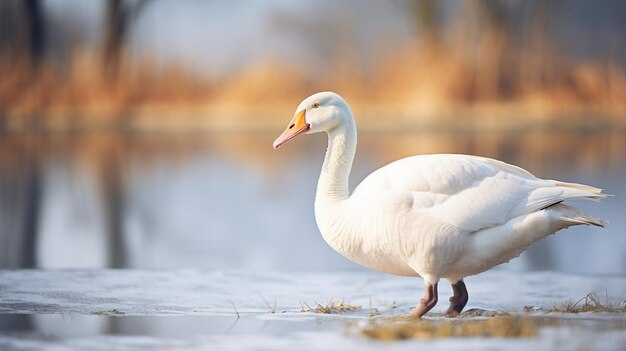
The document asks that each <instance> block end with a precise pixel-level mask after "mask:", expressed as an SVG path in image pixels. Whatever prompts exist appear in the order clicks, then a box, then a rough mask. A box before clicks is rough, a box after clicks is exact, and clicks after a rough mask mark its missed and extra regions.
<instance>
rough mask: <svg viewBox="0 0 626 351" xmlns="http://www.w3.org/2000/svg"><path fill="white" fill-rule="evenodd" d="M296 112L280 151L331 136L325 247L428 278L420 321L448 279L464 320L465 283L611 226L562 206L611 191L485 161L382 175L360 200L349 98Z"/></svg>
mask: <svg viewBox="0 0 626 351" xmlns="http://www.w3.org/2000/svg"><path fill="white" fill-rule="evenodd" d="M296 112H297V113H296V117H294V119H293V120H292V122H291V123H290V127H289V128H287V130H286V131H285V132H284V133H283V135H281V136H280V137H279V138H278V139H277V140H276V142H275V143H274V146H275V147H276V148H277V147H279V146H280V145H282V144H283V143H284V142H286V141H288V140H290V139H292V138H294V137H295V136H298V135H300V134H305V133H315V132H327V133H328V150H327V152H326V157H325V159H324V164H323V166H322V172H321V175H320V179H319V183H318V187H317V193H316V199H315V216H316V221H317V224H318V227H319V229H320V231H321V233H322V236H323V237H324V240H326V242H327V243H328V244H329V245H330V246H331V247H332V248H333V249H335V250H336V251H337V252H339V253H341V254H342V255H344V256H345V257H347V258H348V259H350V260H352V261H354V262H356V263H358V264H361V265H363V266H365V267H368V268H371V269H374V270H378V271H381V272H385V273H390V274H397V275H404V276H421V277H422V278H424V280H425V283H426V286H427V289H426V294H425V297H424V299H422V302H421V304H420V306H418V307H417V309H416V311H415V312H414V314H415V315H416V316H418V317H421V316H422V315H423V314H424V313H426V312H427V311H428V310H429V309H430V308H432V307H433V306H434V304H436V302H437V296H436V295H437V283H438V281H439V280H440V279H441V278H445V279H447V280H449V281H450V283H451V284H453V289H454V292H455V296H454V297H453V298H452V299H451V306H450V309H449V310H448V312H449V313H450V314H455V313H459V312H460V311H461V310H462V308H463V307H464V305H465V303H466V302H467V292H466V290H465V285H464V284H463V283H462V279H463V277H466V276H470V275H474V274H478V273H481V272H483V271H485V270H487V269H489V268H491V267H493V266H495V265H498V264H501V263H504V262H507V261H509V260H511V259H512V258H515V257H517V256H519V255H520V253H521V252H523V251H524V250H526V249H527V248H528V247H530V246H531V245H532V244H533V243H535V242H536V241H538V240H540V239H542V238H544V237H546V236H548V235H550V234H552V233H554V232H556V231H558V230H560V229H563V228H567V227H569V226H572V225H579V224H592V225H596V226H603V224H604V223H603V222H602V221H601V220H599V219H596V218H594V217H591V216H589V215H586V214H584V213H582V212H580V211H579V210H577V209H575V208H574V207H571V206H568V205H565V204H562V203H561V202H563V201H566V200H570V199H582V200H600V199H602V198H604V197H605V196H606V195H605V194H603V193H602V191H601V189H598V188H594V187H591V186H587V185H582V184H575V183H565V182H560V181H554V180H544V179H539V178H537V177H535V176H533V175H532V174H531V173H529V172H527V171H526V170H524V169H522V168H519V167H516V166H513V165H510V164H507V163H504V162H501V161H497V160H493V159H489V158H484V157H478V156H468V155H448V154H441V155H420V156H413V157H408V158H404V159H401V160H398V161H395V162H392V163H391V164H389V165H387V166H384V167H382V168H380V169H378V170H376V171H375V172H373V173H372V174H370V175H369V176H368V177H367V178H365V179H364V180H363V181H362V182H361V184H359V185H358V186H357V188H356V189H355V190H354V191H353V193H352V194H350V192H349V187H348V176H349V173H350V169H351V167H352V161H353V159H354V153H355V150H356V141H357V137H356V126H355V122H354V118H353V116H352V112H351V111H350V108H349V107H348V105H347V104H346V103H345V101H344V100H343V99H342V98H341V97H340V96H339V95H337V94H335V93H330V92H326V93H318V94H315V95H312V96H310V97H309V98H307V99H305V100H304V101H303V102H302V103H301V104H300V106H299V107H298V109H297V110H296ZM457 293H458V294H457ZM433 294H434V296H433ZM463 294H464V295H463ZM457 295H458V296H457ZM455 297H456V299H455ZM433 300H434V301H433Z"/></svg>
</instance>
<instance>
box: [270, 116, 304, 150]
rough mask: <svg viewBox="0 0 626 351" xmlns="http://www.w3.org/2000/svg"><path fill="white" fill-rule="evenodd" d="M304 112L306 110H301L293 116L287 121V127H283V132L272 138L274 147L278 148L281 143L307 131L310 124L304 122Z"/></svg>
mask: <svg viewBox="0 0 626 351" xmlns="http://www.w3.org/2000/svg"><path fill="white" fill-rule="evenodd" d="M305 114H306V110H302V111H300V112H298V113H296V115H295V116H293V118H292V119H291V122H289V126H287V129H285V131H284V132H283V134H281V135H280V136H279V137H278V138H276V140H274V149H278V148H279V147H280V146H281V145H282V144H284V143H286V142H288V141H289V140H291V139H293V138H295V137H297V136H298V135H301V134H304V133H306V132H308V131H309V129H310V128H311V125H310V124H308V123H306V118H305Z"/></svg>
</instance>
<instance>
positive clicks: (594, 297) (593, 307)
mask: <svg viewBox="0 0 626 351" xmlns="http://www.w3.org/2000/svg"><path fill="white" fill-rule="evenodd" d="M549 312H560V313H582V312H612V313H618V312H626V301H624V302H622V303H621V304H612V303H610V302H609V297H608V294H607V295H606V297H605V301H604V303H603V302H602V301H601V298H600V296H598V294H595V293H588V294H587V295H586V296H584V297H582V298H580V299H579V300H578V301H576V302H574V301H573V300H569V301H567V302H565V303H563V304H561V305H557V304H554V305H552V308H551V309H550V311H549Z"/></svg>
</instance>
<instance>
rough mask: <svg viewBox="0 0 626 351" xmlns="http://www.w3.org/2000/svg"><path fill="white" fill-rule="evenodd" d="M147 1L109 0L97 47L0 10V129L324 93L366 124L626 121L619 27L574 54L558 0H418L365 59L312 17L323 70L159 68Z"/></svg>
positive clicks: (244, 106)
mask: <svg viewBox="0 0 626 351" xmlns="http://www.w3.org/2000/svg"><path fill="white" fill-rule="evenodd" d="M147 3H150V1H146V0H143V1H139V2H129V1H124V0H109V1H108V2H106V4H107V6H106V7H105V11H104V15H103V18H104V20H103V22H102V28H101V30H100V34H99V35H100V38H99V39H98V43H99V45H95V46H93V45H92V46H91V49H87V47H88V46H84V45H82V46H81V45H69V44H67V46H68V47H67V48H64V49H63V50H62V51H63V54H62V55H61V56H59V55H50V54H49V52H48V51H50V50H49V49H50V48H48V47H47V45H48V40H47V35H48V32H47V30H48V29H50V28H47V27H46V26H45V24H46V21H45V15H46V14H45V11H44V7H42V5H41V1H39V0H29V1H25V2H15V1H14V2H8V3H5V4H4V5H3V6H4V11H0V22H1V21H4V22H5V24H4V25H3V27H1V28H2V29H3V31H4V32H5V33H7V34H6V35H3V34H1V33H0V76H1V77H2V79H0V116H2V118H3V119H2V124H0V126H1V125H4V128H5V129H27V128H30V127H33V126H39V127H42V128H43V127H45V128H66V129H71V128H74V127H77V126H79V127H80V126H85V125H88V126H97V127H101V126H115V127H119V126H122V127H126V128H133V127H136V126H138V125H142V124H143V125H145V124H146V123H154V122H155V121H156V123H161V122H163V121H167V122H168V123H172V121H176V123H186V124H188V125H195V124H196V123H197V122H198V120H199V119H201V120H202V123H217V124H224V123H226V124H228V123H231V124H233V121H239V120H245V121H247V122H253V123H257V124H259V125H261V124H263V123H267V122H268V120H269V119H272V117H271V116H272V115H276V116H280V120H281V121H282V120H283V119H284V118H285V117H284V115H283V114H282V113H284V111H291V110H292V109H293V107H294V106H295V104H296V103H297V102H298V101H300V99H302V98H303V97H305V96H306V95H308V94H310V93H312V92H315V91H320V90H335V91H338V92H340V93H341V94H342V95H344V96H345V97H346V98H347V99H348V100H349V101H350V103H351V105H352V106H353V108H354V109H355V110H356V111H357V113H358V114H359V116H360V120H361V124H362V125H365V124H368V123H369V124H373V125H375V124H376V123H379V122H381V121H382V120H385V119H388V120H392V119H393V121H400V122H402V121H405V122H406V121H413V122H415V121H429V120H430V121H432V120H437V121H440V120H441V119H442V118H443V119H444V120H445V119H446V117H448V120H456V119H458V118H459V117H464V119H465V120H472V119H475V118H471V117H477V118H478V117H479V118H481V119H482V118H487V119H492V120H498V119H499V120H506V121H513V120H519V119H520V117H524V118H528V117H535V118H543V119H545V120H552V119H555V118H557V119H558V118H561V117H568V118H572V117H573V118H580V117H581V115H585V118H586V116H587V115H589V114H593V115H596V116H601V117H605V118H606V119H611V120H623V117H624V110H625V108H626V72H625V67H624V65H623V63H620V60H621V58H620V57H616V56H615V54H614V52H616V51H619V50H620V45H622V44H621V43H620V41H619V40H620V37H619V35H617V34H615V35H617V36H616V37H615V38H614V39H612V41H611V42H613V43H616V44H611V45H613V47H611V46H607V47H604V48H603V50H604V51H603V53H602V54H600V55H597V56H596V58H594V59H592V60H587V61H583V60H580V59H579V58H577V57H575V55H573V54H571V53H568V52H567V51H566V50H563V48H562V45H561V43H559V42H558V40H559V39H557V35H556V32H557V29H556V28H555V25H554V23H555V22H556V21H557V20H558V19H559V18H560V17H559V16H561V15H562V12H563V11H562V7H560V6H558V4H556V3H555V2H553V1H531V2H529V3H528V4H524V5H521V7H518V8H510V7H507V6H506V5H504V4H503V3H501V2H491V1H479V2H467V3H465V2H464V3H462V4H461V3H459V4H458V5H457V6H456V8H455V9H454V11H453V13H454V15H453V19H452V20H448V21H447V23H443V21H442V20H441V19H440V17H441V16H440V12H441V11H443V10H442V9H441V6H440V4H439V3H438V2H434V1H422V2H419V3H416V4H417V5H416V6H412V5H411V6H409V7H408V8H407V11H408V12H409V13H410V14H412V15H410V16H409V17H411V16H412V17H413V19H412V21H413V22H414V23H415V24H416V28H417V29H418V32H419V33H420V35H418V36H416V38H415V40H414V42H409V43H406V42H405V43H397V44H396V45H395V48H394V49H393V50H389V51H387V54H386V56H385V55H380V56H378V57H377V58H376V59H375V60H374V61H373V62H372V64H371V65H370V66H368V68H365V67H364V66H363V65H360V64H359V62H360V59H361V58H359V57H358V53H357V51H356V50H355V48H354V43H352V41H354V40H353V39H354V38H353V37H351V36H350V35H347V34H346V33H339V34H338V35H334V34H333V35H331V36H330V38H329V40H330V42H323V43H322V44H320V43H318V42H319V40H317V41H316V40H314V39H315V36H316V33H317V32H316V31H324V29H323V28H321V27H323V26H319V25H316V23H313V25H311V23H309V24H308V27H307V26H305V27H306V28H309V29H310V30H307V31H306V32H302V31H300V32H296V33H299V34H297V35H299V38H300V39H301V40H302V41H304V42H307V43H308V44H310V45H311V46H314V49H315V46H316V45H327V46H331V47H333V48H339V49H336V50H331V51H332V53H331V54H330V55H331V56H334V57H331V58H330V60H329V61H328V62H329V65H330V67H328V69H324V70H321V71H316V72H311V70H310V69H307V68H306V67H305V65H304V64H302V63H293V64H289V63H286V62H284V61H276V60H273V61H264V62H258V61H253V62H249V63H248V64H247V65H244V66H243V67H242V68H241V69H240V70H239V71H236V72H233V73H231V74H228V75H226V76H224V77H220V78H216V77H211V76H209V75H203V74H202V72H197V71H196V70H193V69H191V68H190V67H189V66H188V65H185V64H184V63H178V64H176V63H170V64H161V63H159V64H157V63H156V62H158V57H156V56H154V55H150V54H147V53H145V52H144V53H139V54H137V53H134V55H131V53H130V50H129V46H130V44H129V43H128V37H129V32H130V31H131V30H132V27H133V24H134V22H135V21H136V18H137V17H138V16H139V14H140V13H141V12H142V9H143V8H145V7H149V6H150V5H147V6H146V4H147ZM606 6H607V8H608V9H609V10H610V9H611V8H612V7H611V6H612V5H611V6H609V5H606ZM15 18H18V19H21V20H16V19H15ZM342 20H344V18H340V17H338V18H334V19H332V21H334V22H341V21H342ZM20 21H21V22H20ZM296 22H297V23H298V25H297V26H296V28H294V24H293V23H291V22H288V23H283V24H282V25H283V26H286V28H284V29H286V30H292V29H297V27H301V26H302V23H300V22H298V21H296ZM334 22H333V23H334ZM290 23H291V24H290ZM330 24H332V23H330ZM57 26H58V25H57ZM333 28H334V27H333ZM327 30H328V29H327ZM57 31H58V28H57ZM311 31H313V32H312V33H311ZM66 32H69V33H70V34H71V33H75V32H76V30H75V29H73V30H70V29H67V30H66ZM348 32H349V31H348ZM64 33H65V32H64ZM66 34H67V33H66ZM317 34H324V35H328V33H325V32H324V33H321V32H320V33H317ZM57 35H59V34H57ZM324 35H322V37H325V36H324ZM389 39H390V40H392V38H389ZM66 40H68V39H66ZM64 45H65V44H64ZM94 47H95V48H97V50H93V48H94ZM317 49H319V50H320V51H321V49H323V48H322V47H320V48H317ZM59 57H60V58H59ZM251 111H255V113H250V112H251ZM259 111H265V112H264V113H261V112H259ZM276 111H280V112H282V113H275V112H276ZM260 115H261V117H259V116H260ZM260 119H261V121H259V120H260Z"/></svg>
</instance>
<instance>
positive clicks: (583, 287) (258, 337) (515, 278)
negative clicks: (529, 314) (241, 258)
mask: <svg viewBox="0 0 626 351" xmlns="http://www.w3.org/2000/svg"><path fill="white" fill-rule="evenodd" d="M466 283H467V286H468V289H469V293H470V302H469V304H468V307H467V308H483V309H489V310H496V311H502V312H509V313H513V314H522V313H524V312H523V309H524V307H525V306H534V307H543V308H546V309H549V308H550V307H551V306H552V305H553V304H554V303H559V304H560V303H563V302H566V301H568V300H577V299H578V298H580V297H582V296H584V295H586V294H587V293H589V292H596V293H597V294H598V295H600V296H603V297H604V296H605V292H606V293H608V298H609V303H622V302H623V301H624V299H625V298H626V278H624V277H599V276H577V275H566V274H562V273H550V272H545V273H514V274H512V273H510V272H502V271H500V272H488V273H486V274H483V275H480V276H477V277H471V278H468V279H467V280H466ZM422 293H423V286H422V282H421V280H418V279H415V278H402V277H393V276H387V275H383V274H377V273H367V272H324V273H272V272H248V271H245V272H244V271H199V270H169V271H149V270H60V271H55V270H13V271H0V350H38V349H50V350H83V349H95V350H109V349H122V350H126V349H128V350H135V349H154V348H161V349H207V348H209V347H210V348H211V349H232V350H243V349H267V350H281V349H282V350H292V349H321V348H325V349H327V348H331V349H348V350H350V349H359V350H363V349H378V348H380V346H381V344H380V342H376V341H371V340H368V339H366V338H365V337H364V336H362V335H361V334H360V333H358V331H357V332H355V330H358V329H359V326H362V325H366V324H367V323H369V321H368V320H369V318H370V314H372V313H375V314H377V315H378V316H390V315H401V314H406V313H407V312H409V311H410V309H411V308H412V307H414V306H415V304H416V303H417V301H418V298H419V296H421V294H422ZM448 295H450V288H449V286H448V285H447V283H446V282H442V284H441V287H440V300H439V301H440V303H439V305H438V306H437V307H436V308H435V312H442V311H443V310H444V309H445V308H446V307H447V303H446V302H447V301H446V300H447V296H448ZM331 299H335V300H337V299H338V300H343V301H344V302H346V303H350V304H352V305H359V306H362V309H361V310H358V311H354V312H349V313H345V314H341V315H324V314H318V313H313V312H302V311H301V310H302V307H301V303H302V302H306V303H308V304H309V305H314V304H315V303H316V302H319V303H325V302H327V301H329V300H331ZM533 313H546V312H533ZM237 315H239V316H240V318H238V316H237ZM561 317H563V318H565V319H566V320H567V321H571V323H569V322H568V323H562V324H561V325H558V326H555V327H550V328H544V329H541V330H540V333H539V335H538V337H536V338H531V339H493V338H490V339H488V338H471V339H439V340H432V341H401V342H393V343H386V344H385V347H386V348H388V349H391V350H395V349H414V348H416V347H419V346H420V345H421V346H424V345H428V347H429V351H432V350H448V349H454V348H458V347H460V346H462V347H463V348H464V349H467V350H483V349H490V348H491V349H501V348H506V349H508V350H518V349H519V350H527V349H536V350H542V349H545V350H552V349H562V350H571V349H591V350H605V349H609V350H610V349H617V350H620V349H626V333H625V330H626V314H624V313H582V314H577V315H575V314H567V315H566V314H563V315H562V316H561ZM429 318H435V319H436V318H445V317H442V316H440V315H438V314H437V313H434V314H432V315H431V316H430V317H429ZM463 318H473V317H463ZM607 323H608V324H607ZM609 324H610V325H611V327H610V328H609V327H605V325H609Z"/></svg>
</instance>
